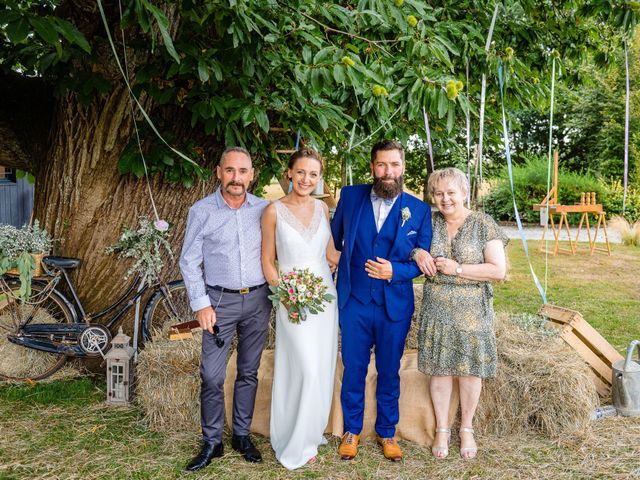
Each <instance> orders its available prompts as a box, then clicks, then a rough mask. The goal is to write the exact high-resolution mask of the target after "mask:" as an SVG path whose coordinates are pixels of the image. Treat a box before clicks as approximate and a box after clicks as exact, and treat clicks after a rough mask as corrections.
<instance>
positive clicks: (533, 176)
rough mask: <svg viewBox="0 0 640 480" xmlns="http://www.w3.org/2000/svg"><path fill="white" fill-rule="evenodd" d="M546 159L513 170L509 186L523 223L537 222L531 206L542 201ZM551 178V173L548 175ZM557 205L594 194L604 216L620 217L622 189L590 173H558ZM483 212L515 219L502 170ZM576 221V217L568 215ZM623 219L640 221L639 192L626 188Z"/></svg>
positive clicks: (485, 198)
mask: <svg viewBox="0 0 640 480" xmlns="http://www.w3.org/2000/svg"><path fill="white" fill-rule="evenodd" d="M547 168H548V167H547V159H546V158H543V157H530V158H528V159H527V160H526V161H525V163H524V164H522V165H515V166H514V167H513V184H514V189H515V194H516V203H517V205H518V210H519V212H520V218H521V219H522V221H524V222H536V223H537V222H539V221H540V212H537V211H534V210H533V205H535V204H538V203H540V202H542V200H543V199H544V197H545V196H546V195H547ZM552 176H553V172H552ZM558 190H559V191H558V203H560V204H563V205H572V204H575V203H580V194H581V193H582V192H595V193H596V201H597V202H598V203H602V204H603V208H604V210H605V212H607V216H608V217H611V216H613V215H622V186H621V185H620V182H619V181H615V182H612V183H611V184H608V183H607V182H605V181H603V180H598V179H597V178H595V177H594V176H592V175H590V174H578V173H575V172H563V171H561V170H560V171H559V172H558ZM482 201H483V203H484V208H485V211H486V212H487V213H489V214H490V215H491V216H493V217H494V218H495V219H497V220H515V216H514V211H513V200H512V197H511V187H510V185H509V174H508V172H507V169H506V168H503V170H502V171H501V172H500V176H499V177H498V178H495V179H494V186H493V187H492V188H491V189H490V191H489V193H488V194H487V195H485V196H484V197H483V199H482ZM569 217H570V218H569V221H570V222H577V221H578V219H579V215H578V214H573V215H570V216H569ZM624 217H625V218H626V219H627V220H628V221H630V222H634V221H636V220H638V219H639V218H640V192H638V191H637V190H634V189H629V190H628V192H627V205H626V210H625V215H624Z"/></svg>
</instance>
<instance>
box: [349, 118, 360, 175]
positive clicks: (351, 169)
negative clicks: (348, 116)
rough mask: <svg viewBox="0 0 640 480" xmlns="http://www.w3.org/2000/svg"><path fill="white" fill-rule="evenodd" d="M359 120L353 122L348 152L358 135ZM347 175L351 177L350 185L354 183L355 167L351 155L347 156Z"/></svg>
mask: <svg viewBox="0 0 640 480" xmlns="http://www.w3.org/2000/svg"><path fill="white" fill-rule="evenodd" d="M357 124H358V123H357V122H353V128H352V129H351V135H350V136H349V148H348V149H347V153H349V154H350V153H351V148H352V146H353V139H354V138H355V137H356V125H357ZM347 177H349V185H353V167H352V166H351V155H349V156H348V157H347Z"/></svg>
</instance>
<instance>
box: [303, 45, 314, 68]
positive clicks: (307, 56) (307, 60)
mask: <svg viewBox="0 0 640 480" xmlns="http://www.w3.org/2000/svg"><path fill="white" fill-rule="evenodd" d="M312 58H313V54H312V53H311V49H310V48H309V47H308V46H307V45H305V46H304V47H302V60H304V63H307V64H309V63H311V59H312Z"/></svg>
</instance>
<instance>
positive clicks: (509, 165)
mask: <svg viewBox="0 0 640 480" xmlns="http://www.w3.org/2000/svg"><path fill="white" fill-rule="evenodd" d="M498 80H499V82H500V103H501V105H502V131H503V136H504V153H505V156H506V157H507V170H508V172H509V184H510V185H511V197H512V199H513V211H514V213H515V216H516V224H517V225H518V232H519V233H520V240H521V241H522V246H523V247H524V253H525V255H526V256H527V261H528V262H529V269H530V270H531V276H532V277H533V281H534V283H535V284H536V288H537V289H538V292H540V296H541V297H542V301H543V302H544V303H547V294H546V292H545V291H544V288H542V285H541V284H540V280H538V276H537V275H536V272H535V271H534V270H533V265H532V264H531V257H530V256H529V247H528V246H527V239H526V238H525V236H524V229H523V228H522V222H521V221H520V213H518V205H517V203H516V191H515V188H514V186H513V165H512V163H511V147H510V146H509V130H508V129H507V115H506V114H505V111H504V82H503V80H502V62H500V64H499V66H498Z"/></svg>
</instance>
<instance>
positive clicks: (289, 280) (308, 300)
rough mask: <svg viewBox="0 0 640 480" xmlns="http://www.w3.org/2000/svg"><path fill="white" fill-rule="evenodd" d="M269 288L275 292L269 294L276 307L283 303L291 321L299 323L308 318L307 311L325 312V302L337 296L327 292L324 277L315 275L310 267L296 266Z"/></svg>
mask: <svg viewBox="0 0 640 480" xmlns="http://www.w3.org/2000/svg"><path fill="white" fill-rule="evenodd" d="M269 288H270V289H271V291H272V292H273V294H272V295H269V300H271V301H272V302H273V305H274V306H275V307H276V308H277V307H278V304H279V303H282V304H283V305H284V306H285V307H286V308H287V312H288V314H289V321H290V322H291V323H297V324H299V323H300V321H305V320H306V319H307V312H309V313H312V314H316V313H318V312H324V308H323V306H324V304H325V303H326V302H329V301H331V300H333V299H334V298H335V297H334V296H333V295H331V294H330V293H327V285H326V284H325V283H324V282H323V281H322V277H320V276H318V275H315V274H314V273H312V272H311V271H310V270H309V269H308V268H304V269H298V268H294V269H293V270H292V271H290V272H287V273H283V274H281V275H280V278H279V279H278V285H276V286H270V287H269Z"/></svg>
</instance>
